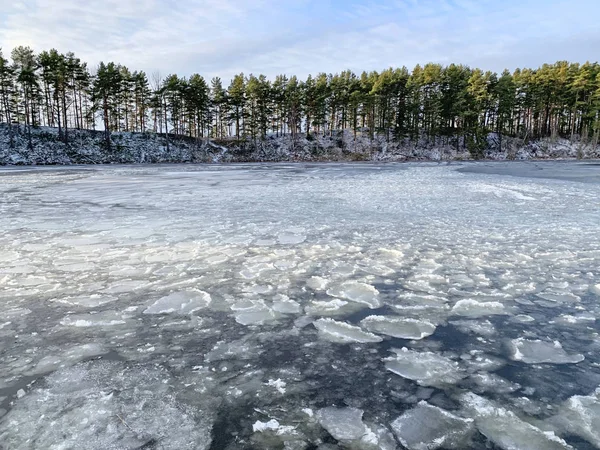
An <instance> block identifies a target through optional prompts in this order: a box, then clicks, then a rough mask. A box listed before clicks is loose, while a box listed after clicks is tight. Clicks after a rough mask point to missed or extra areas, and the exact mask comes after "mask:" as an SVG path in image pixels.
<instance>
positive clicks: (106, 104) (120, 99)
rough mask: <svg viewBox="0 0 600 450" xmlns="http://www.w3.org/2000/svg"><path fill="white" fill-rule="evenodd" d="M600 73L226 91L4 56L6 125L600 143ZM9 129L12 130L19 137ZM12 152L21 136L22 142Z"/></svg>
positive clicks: (425, 74)
mask: <svg viewBox="0 0 600 450" xmlns="http://www.w3.org/2000/svg"><path fill="white" fill-rule="evenodd" d="M599 112H600V65H599V64H598V63H585V64H577V63H575V64H573V63H568V62H566V61H560V62H557V63H555V64H545V65H543V66H542V67H540V68H538V69H535V70H532V69H517V70H515V71H514V72H513V73H510V72H509V71H507V70H505V71H504V72H502V73H501V74H500V75H498V74H496V73H493V72H484V71H482V70H480V69H472V68H470V67H467V66H463V65H455V64H451V65H449V66H445V67H444V66H441V65H439V64H427V65H425V66H416V67H415V68H414V69H413V70H412V71H409V70H408V69H407V68H405V67H403V68H398V69H393V68H390V69H387V70H384V71H382V72H363V73H362V74H360V75H357V74H354V73H352V72H351V71H344V72H341V73H339V74H334V75H333V74H325V73H320V74H318V75H317V76H315V77H313V76H309V77H308V78H307V79H306V80H299V79H298V78H297V77H295V76H291V77H289V78H288V77H287V76H286V75H279V76H277V77H275V79H274V80H269V79H267V78H266V77H265V76H264V75H259V76H255V75H252V74H251V75H249V76H245V75H244V74H239V75H236V76H235V77H234V78H233V80H231V82H230V83H229V85H228V86H227V87H225V86H224V85H223V82H222V81H221V79H220V78H218V77H215V78H213V79H212V80H210V82H207V81H206V80H205V79H204V78H203V77H202V76H200V75H198V74H194V75H192V76H190V77H189V78H186V77H179V76H177V75H169V76H167V77H164V78H162V77H161V76H160V75H158V74H154V75H153V76H152V77H151V79H149V78H148V76H147V75H146V74H145V73H144V72H141V71H133V72H132V71H131V70H129V69H128V68H127V67H125V66H123V65H120V64H115V63H112V62H111V63H108V64H105V63H100V65H99V66H98V68H97V69H96V70H94V71H92V70H90V69H89V68H88V67H87V64H86V63H84V62H82V61H81V60H80V59H79V58H77V57H75V55H74V54H73V53H67V54H61V53H59V52H58V51H56V50H50V51H44V52H42V53H40V54H35V53H34V52H33V50H32V49H31V48H29V47H17V48H15V49H14V50H13V51H12V52H11V55H10V59H9V58H7V57H4V56H3V54H2V51H1V50H0V121H3V122H8V123H9V124H12V123H20V124H24V125H25V126H26V128H27V130H29V136H30V135H31V133H30V130H31V127H38V126H51V127H58V129H59V136H60V139H62V140H63V141H64V142H69V129H95V128H96V127H97V126H99V125H98V124H100V123H102V125H103V126H102V128H103V129H104V130H105V133H106V143H107V145H108V146H110V133H111V132H113V131H135V132H154V133H161V134H163V133H164V134H165V136H166V137H167V140H166V141H167V145H168V134H169V133H171V134H177V135H186V136H190V137H195V138H213V139H225V138H235V139H238V140H242V139H243V140H250V139H252V140H255V141H256V140H259V139H264V138H265V137H266V136H267V135H268V134H275V135H281V134H290V135H291V136H292V137H293V138H296V137H298V136H299V135H300V134H305V135H306V136H307V137H311V136H314V135H315V134H318V133H321V134H327V133H330V134H332V135H333V134H334V133H337V132H339V131H341V130H350V131H351V132H352V133H353V134H354V136H356V135H358V134H362V135H365V134H366V135H368V136H369V137H370V138H372V139H373V138H375V137H376V136H378V137H380V138H384V139H386V140H388V141H389V140H396V141H399V140H405V139H410V140H413V141H416V140H420V139H426V140H427V141H429V142H430V143H434V144H435V143H444V144H450V145H456V146H457V147H458V146H459V145H463V146H466V147H468V148H469V149H470V150H471V149H475V150H476V149H478V148H483V147H484V146H485V145H486V143H487V136H488V135H489V133H494V132H495V133H497V134H498V136H499V139H500V145H501V139H502V136H503V135H504V136H513V137H520V138H522V139H525V140H527V139H536V138H541V137H548V136H553V137H555V136H562V137H569V138H574V137H577V138H580V139H582V140H584V141H589V140H592V141H593V142H594V143H595V144H597V143H598V138H599V134H600V115H599ZM9 128H10V127H9ZM11 145H12V135H11Z"/></svg>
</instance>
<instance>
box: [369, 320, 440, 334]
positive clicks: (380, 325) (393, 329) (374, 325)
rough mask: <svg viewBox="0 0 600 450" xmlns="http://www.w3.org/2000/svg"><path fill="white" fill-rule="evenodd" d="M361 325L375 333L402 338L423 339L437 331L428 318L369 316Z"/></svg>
mask: <svg viewBox="0 0 600 450" xmlns="http://www.w3.org/2000/svg"><path fill="white" fill-rule="evenodd" d="M360 325H361V326H362V327H363V328H364V329H366V330H368V331H371V332H373V333H379V334H385V335H387V336H392V337H396V338H401V339H423V338H425V337H427V336H431V335H432V334H433V333H434V332H435V328H436V327H435V325H434V324H433V323H431V322H429V321H427V320H418V319H412V318H401V317H392V316H368V317H366V318H364V319H363V320H361V322H360Z"/></svg>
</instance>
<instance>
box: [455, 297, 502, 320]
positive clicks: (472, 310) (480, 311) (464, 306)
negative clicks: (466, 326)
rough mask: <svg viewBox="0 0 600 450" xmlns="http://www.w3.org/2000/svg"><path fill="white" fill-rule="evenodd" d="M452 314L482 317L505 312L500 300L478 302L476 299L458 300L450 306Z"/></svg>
mask: <svg viewBox="0 0 600 450" xmlns="http://www.w3.org/2000/svg"><path fill="white" fill-rule="evenodd" d="M452 314H454V315H457V316H466V317H484V316H491V315H497V314H500V315H502V314H507V311H506V309H505V307H504V305H503V304H502V303H500V302H479V301H477V300H470V299H468V300H459V301H458V302H456V304H455V305H454V306H453V307H452Z"/></svg>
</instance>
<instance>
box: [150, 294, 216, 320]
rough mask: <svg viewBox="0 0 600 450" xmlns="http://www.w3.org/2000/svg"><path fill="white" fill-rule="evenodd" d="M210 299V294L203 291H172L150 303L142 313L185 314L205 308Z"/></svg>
mask: <svg viewBox="0 0 600 450" xmlns="http://www.w3.org/2000/svg"><path fill="white" fill-rule="evenodd" d="M210 301H211V298H210V295H209V294H208V293H207V292H204V291H199V290H190V291H182V292H173V293H172V294H169V295H167V296H165V297H161V298H160V299H158V300H157V301H155V302H154V303H153V304H151V305H150V306H149V307H148V308H146V309H145V310H144V314H181V315H186V314H191V313H193V312H195V311H198V310H200V309H202V308H206V307H207V306H208V305H209V304H210Z"/></svg>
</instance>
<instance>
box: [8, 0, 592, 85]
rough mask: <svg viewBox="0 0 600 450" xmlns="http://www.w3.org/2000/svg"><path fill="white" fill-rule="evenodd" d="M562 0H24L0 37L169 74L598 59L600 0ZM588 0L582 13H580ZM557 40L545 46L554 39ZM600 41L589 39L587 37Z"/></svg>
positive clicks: (10, 42) (302, 72) (12, 10)
mask: <svg viewBox="0 0 600 450" xmlns="http://www.w3.org/2000/svg"><path fill="white" fill-rule="evenodd" d="M572 3H576V2H575V1H573V2H570V4H567V3H565V2H561V1H558V0H520V1H516V0H506V1H504V2H497V1H494V0H388V1H380V2H371V1H367V0H347V1H342V0H295V1H286V2H281V1H278V0H180V1H174V0H98V1H96V2H95V3H93V5H92V6H88V5H89V4H85V3H84V2H81V1H80V0H61V1H56V0H22V1H21V2H18V3H13V4H11V5H8V6H5V7H4V10H3V12H2V16H0V46H2V47H3V48H5V49H11V48H12V47H15V46H17V45H30V46H32V47H33V48H34V49H35V50H37V51H40V50H44V49H50V48H53V47H54V48H57V49H58V50H59V51H63V52H66V51H73V52H75V54H76V55H77V56H79V57H80V58H81V59H83V60H84V61H88V62H89V63H90V66H92V67H94V66H95V65H96V64H97V63H98V62H99V61H101V60H104V61H109V60H112V61H116V62H120V63H123V64H126V65H127V66H129V67H130V68H131V69H133V70H139V69H142V70H146V71H147V72H149V73H151V72H153V71H155V70H160V72H161V73H162V74H163V75H166V74H168V73H173V72H174V73H179V74H181V75H190V74H191V73H193V72H198V73H200V74H202V75H204V76H205V77H206V78H210V77H212V76H216V75H219V76H221V77H222V78H224V79H225V80H227V79H229V78H230V77H231V76H232V75H233V74H235V73H239V72H244V73H251V72H252V73H255V74H258V73H265V74H267V75H269V76H274V75H275V74H277V73H287V74H298V75H300V76H302V77H304V76H306V75H307V74H308V73H317V72H320V71H324V72H336V71H341V70H344V69H346V68H350V69H352V70H354V71H356V72H360V71H362V70H375V69H384V68H386V67H390V66H402V65H406V66H407V67H409V68H412V67H413V66H414V65H415V64H417V63H421V64H423V63H426V62H430V61H433V62H441V63H450V62H457V63H466V64H470V65H473V66H482V68H484V69H492V70H498V71H499V70H502V68H504V67H509V68H514V67H516V66H523V65H526V66H537V65H539V64H541V63H543V62H552V61H554V60H556V59H570V60H586V59H590V60H598V59H600V54H599V52H600V50H599V49H600V47H598V46H597V45H596V44H597V42H598V41H599V40H600V29H598V28H597V26H596V22H595V19H594V17H596V16H597V13H600V3H597V2H596V1H594V0H581V1H580V2H579V3H583V4H585V5H579V7H577V8H576V7H574V5H573V4H572ZM582 11H585V13H582ZM549 42H551V43H552V45H551V46H549V45H548V43H549ZM589 43H593V45H588V44H589Z"/></svg>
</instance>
